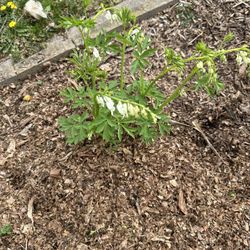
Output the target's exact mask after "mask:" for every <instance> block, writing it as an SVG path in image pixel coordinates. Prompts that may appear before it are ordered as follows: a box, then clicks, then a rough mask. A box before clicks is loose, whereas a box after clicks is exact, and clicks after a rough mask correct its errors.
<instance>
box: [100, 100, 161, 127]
mask: <svg viewBox="0 0 250 250" xmlns="http://www.w3.org/2000/svg"><path fill="white" fill-rule="evenodd" d="M96 100H97V103H98V104H99V105H100V106H101V107H106V108H107V109H108V110H109V111H110V113H111V115H112V116H113V115H114V112H115V111H118V113H119V114H120V115H121V116H122V118H128V117H129V116H132V117H135V118H139V117H140V116H141V117H143V118H146V119H147V118H148V116H150V117H151V118H152V119H153V122H154V123H156V122H157V119H159V117H158V116H157V115H156V114H154V113H153V112H152V111H151V110H150V109H149V108H147V107H145V106H143V105H140V104H137V103H134V102H130V101H124V100H117V104H115V102H114V100H113V99H112V98H111V97H109V96H100V95H99V96H97V97H96Z"/></svg>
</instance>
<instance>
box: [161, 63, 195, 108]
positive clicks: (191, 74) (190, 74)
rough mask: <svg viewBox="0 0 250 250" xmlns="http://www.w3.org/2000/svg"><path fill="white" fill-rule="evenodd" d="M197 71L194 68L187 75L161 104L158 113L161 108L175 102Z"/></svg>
mask: <svg viewBox="0 0 250 250" xmlns="http://www.w3.org/2000/svg"><path fill="white" fill-rule="evenodd" d="M198 70H199V69H198V68H197V67H194V68H193V69H192V71H191V72H190V73H189V75H188V76H187V77H186V78H185V79H184V80H183V81H182V82H181V84H180V85H179V86H178V87H177V88H176V89H175V90H174V91H173V92H172V94H171V95H170V96H169V97H168V98H167V99H166V100H165V101H164V102H163V103H162V105H161V106H160V108H159V110H158V111H162V110H163V108H164V107H165V106H167V105H169V104H170V103H171V102H172V101H173V100H175V99H176V98H177V97H178V96H179V95H180V93H181V91H182V89H183V88H184V87H185V85H186V84H187V83H188V82H189V81H191V80H192V78H193V77H194V76H195V74H196V73H197V71H198Z"/></svg>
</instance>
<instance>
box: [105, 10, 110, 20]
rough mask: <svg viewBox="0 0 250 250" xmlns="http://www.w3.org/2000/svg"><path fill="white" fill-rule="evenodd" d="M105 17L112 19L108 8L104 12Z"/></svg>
mask: <svg viewBox="0 0 250 250" xmlns="http://www.w3.org/2000/svg"><path fill="white" fill-rule="evenodd" d="M105 17H106V18H107V19H108V20H112V14H111V12H110V11H109V10H108V11H107V12H106V14H105Z"/></svg>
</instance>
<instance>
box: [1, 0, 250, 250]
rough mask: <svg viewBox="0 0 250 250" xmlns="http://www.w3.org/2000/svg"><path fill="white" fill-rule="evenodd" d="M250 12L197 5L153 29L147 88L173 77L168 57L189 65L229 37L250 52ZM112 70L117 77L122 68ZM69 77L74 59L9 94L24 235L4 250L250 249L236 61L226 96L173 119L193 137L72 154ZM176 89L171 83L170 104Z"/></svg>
mask: <svg viewBox="0 0 250 250" xmlns="http://www.w3.org/2000/svg"><path fill="white" fill-rule="evenodd" d="M188 2H191V1H188ZM249 11H250V3H249V2H248V1H240V0H239V1H226V0H223V1H222V0H218V1H209V0H203V1H194V0H193V1H192V5H191V8H185V9H183V7H180V6H179V7H178V6H174V7H172V8H171V9H168V10H166V11H164V12H162V13H160V14H159V15H157V16H155V17H154V18H152V19H149V20H146V21H143V22H142V27H143V29H144V30H145V32H146V33H147V34H149V35H151V37H152V40H153V43H154V45H155V46H156V47H158V48H159V52H158V56H155V57H154V58H153V59H152V64H153V65H152V66H151V68H150V69H149V70H148V71H147V74H148V77H149V78H150V77H152V76H154V75H155V74H157V73H158V72H159V70H160V68H162V67H163V61H162V60H161V59H160V56H161V55H162V53H163V51H164V47H172V48H174V49H175V50H176V51H181V52H182V53H184V54H186V55H188V54H190V53H191V51H192V50H193V48H194V46H195V44H196V43H197V42H198V41H200V40H204V41H205V42H207V43H208V44H209V46H210V47H218V46H219V44H220V41H221V39H222V38H223V37H224V35H225V34H226V33H228V32H229V31H231V32H234V33H235V36H236V39H235V41H234V42H231V44H230V46H239V45H241V44H244V43H247V44H249V43H250V12H249ZM107 64H108V65H106V66H107V68H110V70H111V71H112V72H110V74H111V76H112V77H115V76H117V75H118V74H119V65H118V63H117V62H116V59H112V60H111V61H110V62H107ZM108 66H109V67H108ZM70 68H72V65H71V64H70V63H69V61H68V59H64V60H62V61H60V62H59V63H55V64H51V65H48V67H47V68H46V69H45V70H44V71H43V72H41V73H39V74H37V75H36V76H35V77H34V76H33V77H30V78H29V79H27V80H25V81H23V82H22V83H16V84H14V83H13V84H10V85H8V86H0V93H1V94H0V116H1V120H0V127H1V130H0V227H1V226H3V225H4V224H11V225H12V227H13V232H12V233H11V234H10V235H9V236H5V237H1V238H0V249H3V250H5V249H6V250H7V249H11V250H19V249H20V250H21V249H29V250H31V249H44V250H46V249H77V250H86V249H157V250H158V249H227V250H228V249H249V247H250V233H249V225H250V185H249V184H250V156H249V154H250V140H249V138H250V129H249V122H250V119H249V114H250V101H249V100H250V92H249V90H250V86H249V80H248V79H247V78H246V77H245V75H244V74H243V73H242V72H241V71H240V72H239V68H238V66H237V65H236V63H235V60H234V57H233V56H230V57H229V59H228V64H227V65H222V66H220V75H221V79H222V80H223V82H224V83H225V90H224V91H223V92H222V93H221V95H219V96H218V97H217V98H212V99H211V98H209V97H207V95H206V94H205V93H197V92H194V93H189V92H188V93H186V94H185V95H183V96H182V97H181V98H179V99H178V100H176V101H175V102H173V103H172V104H171V105H170V106H169V107H168V108H167V109H166V112H168V113H169V114H170V116H171V117H172V119H173V120H175V121H178V122H180V123H184V124H187V125H188V126H182V125H180V124H179V125H178V124H174V125H173V128H172V132H171V133H170V135H168V136H166V137H163V138H159V139H158V140H157V141H155V142H154V143H152V144H149V145H145V144H143V143H141V142H140V141H138V140H125V141H124V142H123V143H122V144H120V145H117V146H115V147H110V146H107V145H105V144H104V143H103V142H102V141H100V140H98V139H96V140H94V141H90V142H89V141H87V142H84V143H82V144H80V145H77V146H70V145H67V144H66V143H65V138H64V135H63V134H62V133H61V132H60V131H59V130H58V124H57V119H58V117H59V116H61V115H66V114H69V112H70V110H69V107H68V106H65V105H64V104H63V99H62V98H61V97H60V96H59V92H60V91H61V90H62V89H63V88H65V87H66V86H72V80H71V79H70V76H69V74H68V73H67V71H68V70H69V69H70ZM177 80H178V79H177V77H176V76H175V75H170V76H169V77H165V78H164V79H162V80H161V81H160V83H159V84H160V86H161V87H162V89H163V90H164V91H165V92H166V95H168V94H169V93H170V92H171V90H173V89H174V87H175V86H177V85H178V81H177ZM25 95H31V96H32V99H31V101H30V102H25V101H23V96H25ZM193 121H196V122H198V123H199V124H200V127H201V129H202V131H203V132H204V134H205V135H206V136H207V138H208V139H209V141H210V142H211V144H212V145H213V147H214V148H215V149H216V151H217V153H218V155H217V154H216V153H215V152H214V151H213V150H212V149H211V147H209V145H208V143H207V141H206V140H205V138H204V136H202V134H201V133H200V132H199V131H197V130H196V129H194V127H193V123H192V122H193Z"/></svg>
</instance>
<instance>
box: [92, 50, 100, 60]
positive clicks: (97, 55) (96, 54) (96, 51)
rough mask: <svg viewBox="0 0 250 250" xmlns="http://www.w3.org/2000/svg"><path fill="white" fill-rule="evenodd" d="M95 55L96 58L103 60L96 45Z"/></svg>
mask: <svg viewBox="0 0 250 250" xmlns="http://www.w3.org/2000/svg"><path fill="white" fill-rule="evenodd" d="M93 56H94V57H95V58H96V59H98V60H100V61H101V57H100V54H99V51H98V49H97V48H95V47H94V48H93Z"/></svg>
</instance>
